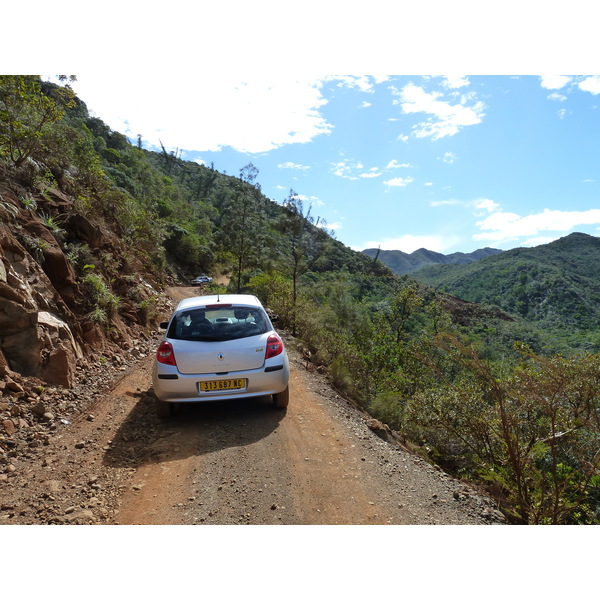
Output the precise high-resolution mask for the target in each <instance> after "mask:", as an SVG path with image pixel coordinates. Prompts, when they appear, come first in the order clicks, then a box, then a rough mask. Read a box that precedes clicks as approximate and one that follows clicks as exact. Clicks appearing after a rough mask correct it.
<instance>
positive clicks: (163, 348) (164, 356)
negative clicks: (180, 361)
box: [156, 342, 177, 367]
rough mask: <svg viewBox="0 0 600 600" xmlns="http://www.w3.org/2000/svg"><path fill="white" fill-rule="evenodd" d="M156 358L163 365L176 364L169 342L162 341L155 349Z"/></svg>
mask: <svg viewBox="0 0 600 600" xmlns="http://www.w3.org/2000/svg"><path fill="white" fill-rule="evenodd" d="M156 360H157V361H158V362H159V363H163V365H173V366H174V367H176V366H177V363H176V362H175V353H174V352H173V346H172V345H171V343H170V342H162V343H161V345H160V346H159V347H158V350H157V351H156Z"/></svg>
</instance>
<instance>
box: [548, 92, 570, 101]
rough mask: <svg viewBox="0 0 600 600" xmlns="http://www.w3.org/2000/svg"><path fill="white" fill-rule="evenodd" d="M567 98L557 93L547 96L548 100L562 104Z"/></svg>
mask: <svg viewBox="0 0 600 600" xmlns="http://www.w3.org/2000/svg"><path fill="white" fill-rule="evenodd" d="M566 99H567V97H566V96H565V95H564V94H559V93H558V92H552V94H549V95H548V100H556V101H557V102H564V101H565V100H566Z"/></svg>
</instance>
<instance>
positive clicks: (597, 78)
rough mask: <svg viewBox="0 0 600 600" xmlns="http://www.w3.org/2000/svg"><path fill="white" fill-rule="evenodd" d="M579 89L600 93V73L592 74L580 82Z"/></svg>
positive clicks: (595, 94)
mask: <svg viewBox="0 0 600 600" xmlns="http://www.w3.org/2000/svg"><path fill="white" fill-rule="evenodd" d="M579 89H580V90H583V91H584V92H590V94H594V96H597V95H598V94H600V75H591V76H590V77H586V78H585V79H584V80H583V81H580V82H579Z"/></svg>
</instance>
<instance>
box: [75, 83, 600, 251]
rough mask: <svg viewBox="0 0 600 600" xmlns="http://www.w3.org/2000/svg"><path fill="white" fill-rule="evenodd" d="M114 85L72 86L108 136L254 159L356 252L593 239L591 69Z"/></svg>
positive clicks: (211, 159) (229, 160)
mask: <svg viewBox="0 0 600 600" xmlns="http://www.w3.org/2000/svg"><path fill="white" fill-rule="evenodd" d="M111 79H112V85H111V86H106V81H105V79H104V78H99V77H96V76H93V75H87V74H82V75H79V76H78V82H77V83H76V84H75V85H74V88H75V90H76V92H77V93H78V95H79V96H80V97H81V99H82V100H83V101H84V102H86V104H87V105H88V108H89V109H90V110H91V111H92V112H93V113H94V114H95V115H96V116H98V117H100V118H101V119H103V120H104V121H105V122H106V123H107V124H108V125H109V126H110V127H111V128H113V129H116V130H117V131H120V132H122V133H124V134H126V135H128V136H129V137H130V138H131V139H132V141H134V140H135V139H136V138H137V134H138V133H139V134H141V135H142V139H143V143H144V146H145V147H147V148H149V149H160V142H162V143H163V144H164V145H165V147H167V148H169V149H178V150H179V151H180V152H181V157H182V158H184V159H186V160H194V161H198V162H202V163H204V164H206V165H210V164H211V163H214V167H215V168H216V169H218V170H219V171H221V172H227V173H228V174H231V175H238V174H239V170H240V169H241V168H242V167H243V166H244V165H246V164H248V163H249V162H252V163H253V164H254V166H255V167H257V168H258V170H259V175H258V178H257V181H258V183H260V185H261V187H262V191H263V193H264V194H265V195H266V196H267V197H269V198H271V199H272V200H274V201H277V202H283V201H284V200H285V199H286V198H287V196H288V195H289V193H290V190H291V189H293V190H294V191H295V192H296V193H297V194H298V195H299V196H300V197H301V198H303V199H305V201H306V203H307V205H308V204H309V203H310V204H312V206H313V208H312V214H313V215H315V216H320V217H322V218H323V219H325V221H326V222H327V226H328V228H329V229H330V230H332V231H333V232H334V235H335V237H336V238H337V239H339V240H340V241H342V242H343V243H344V244H346V245H348V246H350V247H352V248H354V249H357V250H362V249H364V248H368V247H377V246H381V248H383V249H389V250H391V249H397V250H403V251H405V252H412V251H414V250H416V249H418V248H422V247H425V248H427V249H429V250H435V251H438V252H442V253H445V254H448V253H452V252H457V251H461V252H470V251H473V250H475V249H477V248H482V247H485V246H490V247H494V248H500V249H504V250H506V249H510V248H513V247H517V246H535V245H539V244H543V243H547V242H549V241H552V240H554V239H558V238H559V237H563V236H564V235H567V234H568V233H571V232H573V231H582V232H585V233H589V234H591V235H599V231H600V203H599V202H598V199H599V191H600V187H599V186H600V77H599V76H586V75H577V76H532V75H520V76H508V75H478V76H420V75H410V76H403V75H398V76H396V75H392V76H386V75H377V76H373V75H349V76H328V75H326V76H313V77H311V76H308V75H302V76H299V77H296V76H294V75H287V74H286V75H284V76H282V75H281V74H280V75H278V76H277V77H275V76H267V75H265V74H258V75H256V74H254V75H250V76H246V77H244V76H242V75H234V76H223V75H220V76H219V77H215V78H214V79H211V80H209V81H206V80H203V81H202V82H201V83H198V84H197V85H194V86H192V88H191V89H190V86H189V83H188V84H187V85H186V88H185V89H181V90H178V89H177V86H178V83H177V81H175V80H173V81H171V80H169V79H167V80H166V81H165V80H164V79H163V80H162V81H161V83H162V85H161V86H160V87H154V88H153V89H152V93H150V91H149V89H148V84H147V81H146V80H145V79H143V78H142V77H140V78H139V79H138V77H137V76H136V75H135V74H132V73H128V74H127V75H126V76H121V75H120V74H118V73H117V74H114V75H113V76H112V78H111ZM114 89H118V90H119V91H120V93H119V94H118V95H117V94H115V93H114ZM174 91H175V92H176V93H175V94H174Z"/></svg>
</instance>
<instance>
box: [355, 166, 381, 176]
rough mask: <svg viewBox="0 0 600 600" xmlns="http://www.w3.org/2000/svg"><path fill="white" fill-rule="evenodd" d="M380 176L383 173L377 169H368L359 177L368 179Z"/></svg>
mask: <svg viewBox="0 0 600 600" xmlns="http://www.w3.org/2000/svg"><path fill="white" fill-rule="evenodd" d="M380 175H383V173H382V172H381V171H380V170H379V169H378V168H377V167H373V168H372V169H369V171H368V172H367V173H361V174H360V175H359V177H362V178H366V179H370V178H373V177H379V176H380Z"/></svg>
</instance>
